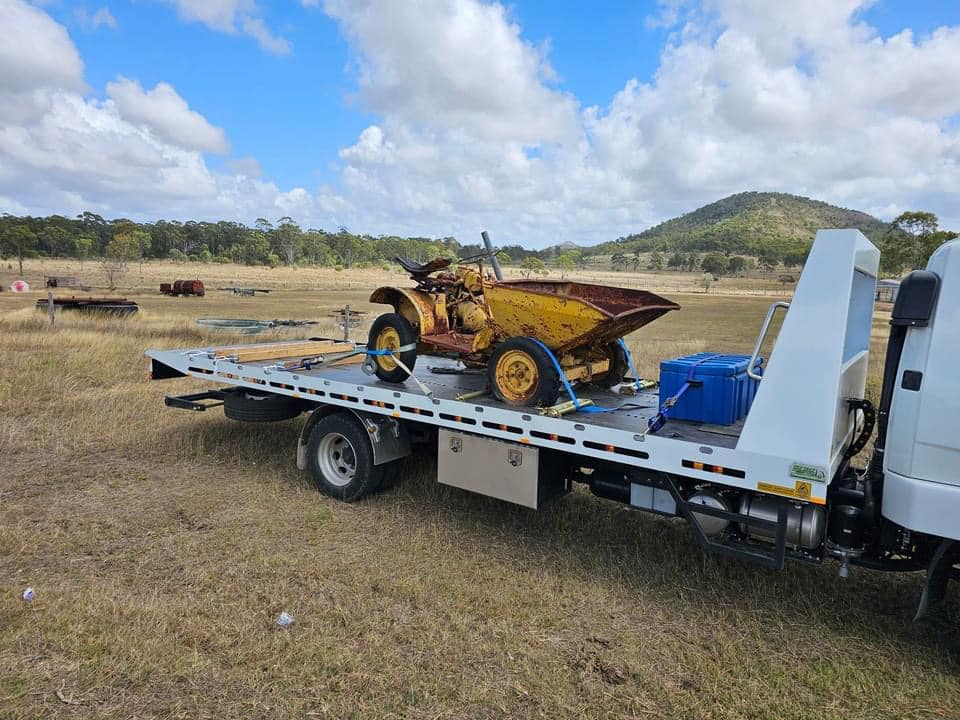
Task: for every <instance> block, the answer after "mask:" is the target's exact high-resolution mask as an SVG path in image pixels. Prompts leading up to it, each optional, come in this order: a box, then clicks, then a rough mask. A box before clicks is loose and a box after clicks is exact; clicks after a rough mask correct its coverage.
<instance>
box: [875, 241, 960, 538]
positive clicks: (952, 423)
mask: <svg viewBox="0 0 960 720" xmlns="http://www.w3.org/2000/svg"><path fill="white" fill-rule="evenodd" d="M927 269H928V270H930V271H931V272H934V273H936V274H937V275H938V276H939V277H940V294H939V298H938V300H937V304H936V306H935V309H934V312H933V317H932V318H931V321H930V324H929V325H928V326H927V327H913V328H910V329H909V330H908V331H907V337H906V340H905V342H904V347H903V355H902V356H901V360H900V367H899V369H898V375H897V381H896V385H895V390H894V393H893V402H892V404H891V406H890V423H889V429H888V433H887V448H886V454H885V458H884V471H885V477H886V479H885V481H884V496H883V514H884V516H886V517H887V518H889V519H890V520H893V521H894V522H896V523H899V524H900V525H903V526H904V527H907V528H910V529H912V530H918V531H922V532H929V533H931V534H935V535H941V536H943V537H950V538H955V539H960V241H958V240H954V241H951V242H949V243H946V244H945V245H943V246H942V247H940V248H939V249H938V250H937V251H936V252H935V253H934V254H933V256H932V257H931V258H930V262H929V263H928V265H927ZM908 370H913V371H917V372H920V373H922V374H923V377H922V381H921V386H920V389H919V390H910V389H907V388H904V387H903V383H902V377H903V373H904V371H908Z"/></svg>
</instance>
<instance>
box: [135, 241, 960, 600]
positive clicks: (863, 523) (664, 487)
mask: <svg viewBox="0 0 960 720" xmlns="http://www.w3.org/2000/svg"><path fill="white" fill-rule="evenodd" d="M879 262H880V252H879V250H877V248H876V247H874V245H873V244H871V243H870V242H869V241H868V240H867V239H866V238H865V237H864V236H863V235H862V234H861V233H860V232H858V231H856V230H821V231H820V232H818V233H817V237H816V240H815V242H814V245H813V248H812V250H811V252H810V255H809V259H808V261H807V264H806V267H805V269H804V271H803V273H802V275H801V277H800V279H799V282H798V284H797V287H796V292H795V293H794V296H793V298H792V300H791V302H790V303H789V304H787V303H782V302H778V303H774V305H773V306H772V307H771V308H770V311H769V312H768V314H767V317H766V319H765V320H764V322H763V324H762V328H761V331H760V334H759V337H758V338H757V340H756V343H755V347H754V352H753V358H752V359H751V362H750V364H749V365H748V367H749V368H751V369H750V371H749V372H751V373H753V372H754V370H753V368H754V367H755V360H756V358H757V355H758V353H759V351H760V347H761V345H762V344H763V341H764V338H765V335H766V334H767V331H768V329H769V328H770V326H771V319H772V317H773V316H774V314H775V313H776V312H777V310H778V309H785V310H786V315H785V317H784V318H783V323H782V326H781V328H780V330H779V334H778V336H777V338H776V341H775V342H774V345H773V349H772V352H771V353H770V357H769V359H768V360H767V362H766V363H765V367H764V370H763V374H762V377H761V376H759V375H755V379H756V380H759V384H758V387H757V389H756V395H755V398H754V399H753V403H752V406H751V407H750V409H749V412H748V413H747V414H746V417H745V418H743V419H741V420H739V421H738V422H736V423H735V424H733V425H730V426H711V425H708V424H704V423H698V422H690V421H684V420H673V419H670V420H668V421H667V423H666V424H665V425H664V426H663V427H662V428H660V429H657V430H651V429H650V427H651V425H653V427H656V424H652V423H651V419H652V418H654V417H656V416H657V414H658V413H659V412H660V410H661V407H660V401H659V398H658V395H657V394H656V392H644V391H641V392H639V393H638V394H637V395H635V396H633V397H629V398H625V397H624V396H623V395H622V394H618V393H617V392H616V389H615V388H614V389H612V390H607V389H599V388H590V387H587V388H577V393H578V395H579V398H580V399H590V400H592V401H593V403H594V405H595V406H600V407H606V408H619V409H618V410H615V411H612V412H603V413H589V414H588V413H585V412H579V411H578V412H573V413H571V414H566V415H561V416H551V415H548V414H543V413H541V412H538V411H537V410H536V409H533V408H517V407H512V406H508V405H505V404H503V403H500V402H498V401H497V400H495V399H493V398H492V397H490V396H489V395H485V394H484V392H483V391H484V387H485V383H486V381H485V379H484V377H483V376H482V375H480V374H476V373H472V372H469V371H464V370H463V368H462V367H461V366H459V365H458V364H457V363H456V362H454V361H452V360H445V359H443V358H432V357H431V358H429V362H428V363H421V364H420V365H419V366H418V367H417V369H416V370H415V374H414V376H413V377H410V378H408V379H407V380H406V382H405V383H403V384H400V385H396V384H388V383H385V382H382V381H380V380H378V379H377V378H376V377H375V376H372V375H370V374H367V373H365V372H364V370H363V368H362V367H361V366H360V365H357V364H347V365H338V364H336V363H327V362H324V358H322V357H319V358H313V361H312V362H310V361H307V362H293V363H291V362H290V361H287V362H278V361H277V359H276V358H275V357H270V353H269V352H266V353H259V354H258V352H257V351H258V350H259V349H264V348H266V349H269V346H268V345H263V344H261V345H253V346H241V350H242V349H243V348H247V349H249V350H251V351H252V352H241V351H237V350H236V348H228V349H224V348H216V347H206V348H194V349H187V350H150V351H148V352H147V353H146V354H147V356H148V357H149V358H150V360H151V372H152V377H153V378H154V379H158V380H159V379H165V378H175V377H183V376H191V377H194V378H200V379H203V380H207V381H210V382H212V383H218V384H225V385H228V386H229V387H227V388H225V389H213V390H210V391H207V392H201V393H194V394H190V395H179V396H174V395H171V396H167V398H166V403H167V404H168V405H170V406H172V407H180V408H185V409H190V410H204V409H207V408H209V407H214V406H218V405H223V406H224V409H225V411H226V414H227V416H228V417H231V418H233V419H237V420H242V421H254V422H256V421H272V420H279V419H286V418H292V417H295V416H297V415H300V414H301V413H303V412H309V413H310V415H309V417H308V418H307V420H306V422H305V423H304V424H303V427H302V430H301V432H300V439H299V443H298V451H297V464H298V466H299V467H300V468H301V469H307V470H309V471H310V473H311V474H312V477H313V480H314V482H315V483H316V485H317V487H318V488H319V489H320V490H321V491H323V492H325V493H327V494H329V495H331V496H333V497H336V498H339V499H341V500H345V501H354V500H358V499H360V498H362V497H363V496H364V495H366V494H368V493H371V492H374V491H377V490H382V489H384V488H386V487H387V486H389V485H390V484H392V483H393V482H394V481H395V480H396V479H397V476H398V474H399V473H398V463H397V461H398V460H400V459H401V458H403V457H405V456H406V455H409V454H410V453H411V452H414V451H415V450H418V449H420V448H423V447H429V448H432V449H434V451H435V452H436V453H437V459H438V462H437V479H438V481H439V482H441V483H445V484H448V485H453V486H456V487H460V488H464V489H466V490H470V491H473V492H477V493H480V494H483V495H487V496H491V497H495V498H499V499H501V500H504V501H507V502H512V503H517V504H520V505H524V506H528V507H531V508H539V507H541V506H543V505H544V503H546V502H548V501H550V500H552V499H554V498H556V497H558V496H560V495H562V494H564V493H566V492H567V491H569V490H570V489H571V487H572V484H573V483H575V482H577V483H583V484H585V485H586V486H588V487H589V489H590V490H591V491H592V492H593V493H594V494H595V495H597V496H599V497H602V498H606V499H609V500H613V501H617V502H621V503H625V504H629V505H630V506H632V507H634V508H638V509H640V510H646V511H650V512H653V513H658V514H660V515H665V516H679V517H682V518H684V519H685V520H686V521H687V522H688V523H689V524H690V526H691V527H692V529H693V532H694V533H695V536H696V538H697V539H698V541H699V543H700V544H701V545H702V546H703V547H704V548H706V549H707V550H710V551H714V552H720V553H724V554H728V555H734V556H738V557H742V558H744V559H747V560H750V561H754V562H757V563H761V564H763V565H767V566H771V567H776V568H782V567H783V566H784V564H785V561H786V560H787V559H793V560H802V561H807V562H822V561H823V560H824V559H825V558H835V559H837V560H838V561H839V562H840V563H841V565H840V575H841V576H846V574H847V573H848V572H849V568H850V566H851V565H855V566H863V567H867V568H871V569H874V570H889V571H917V570H925V571H926V581H925V585H924V590H923V595H922V598H921V601H920V605H919V608H918V611H917V616H918V617H920V616H922V615H924V614H926V612H927V611H928V608H929V607H930V606H931V605H932V604H933V603H934V602H936V601H939V600H941V599H942V598H943V597H944V595H945V591H946V587H947V582H948V580H949V579H950V578H955V577H958V570H957V567H956V566H957V564H958V563H960V471H958V469H960V361H958V359H960V241H952V242H949V243H947V244H945V245H943V246H942V247H941V248H939V249H938V250H937V251H936V252H935V253H934V255H933V256H932V257H931V259H930V262H929V265H928V267H927V269H926V270H918V271H914V272H913V273H911V274H910V275H908V276H907V277H906V278H905V279H904V280H903V282H902V284H901V288H900V291H899V295H898V297H897V301H896V303H895V305H894V308H893V312H892V319H891V329H890V339H889V342H888V346H887V351H886V358H885V364H884V373H883V388H882V395H881V398H880V401H879V406H878V407H876V408H874V407H873V406H872V404H871V403H870V402H868V401H867V400H866V399H865V398H864V389H865V384H866V378H867V363H868V358H869V354H870V340H871V330H872V324H873V310H874V293H875V286H876V281H877V273H878V268H879ZM361 352H362V350H361ZM257 357H262V358H265V359H259V360H258V359H251V358H257ZM424 365H426V367H424ZM874 429H875V430H876V435H875V436H874V432H873V431H874ZM871 438H873V439H874V449H873V452H872V455H871V456H870V460H869V462H867V463H866V466H865V467H857V466H856V465H855V463H854V459H855V457H856V456H858V455H859V453H860V452H861V451H862V450H864V448H865V447H866V446H867V444H868V442H869V441H870V439H871Z"/></svg>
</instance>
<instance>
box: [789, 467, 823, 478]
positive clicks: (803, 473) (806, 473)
mask: <svg viewBox="0 0 960 720" xmlns="http://www.w3.org/2000/svg"><path fill="white" fill-rule="evenodd" d="M790 477H792V478H799V479H800V480H812V481H813V482H823V481H824V480H826V478H827V474H826V473H825V472H824V471H823V468H818V467H817V466H816V465H804V464H803V463H794V464H793V465H791V466H790Z"/></svg>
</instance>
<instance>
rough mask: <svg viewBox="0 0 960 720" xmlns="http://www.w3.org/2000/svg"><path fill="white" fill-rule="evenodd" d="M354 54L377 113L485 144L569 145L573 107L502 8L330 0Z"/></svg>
mask: <svg viewBox="0 0 960 720" xmlns="http://www.w3.org/2000/svg"><path fill="white" fill-rule="evenodd" d="M325 8H326V11H327V13H328V14H329V15H331V16H333V17H335V18H337V19H338V20H340V22H341V23H342V26H343V28H344V30H345V32H346V34H347V36H348V37H349V38H350V39H351V41H352V42H353V44H354V46H355V47H356V49H357V51H358V53H359V57H358V61H359V69H360V73H359V82H360V91H361V95H362V98H363V100H364V102H365V103H366V104H367V105H368V106H369V107H370V108H371V109H372V110H374V111H375V112H377V113H380V114H383V115H385V116H389V117H391V118H396V119H399V120H403V121H405V122H409V123H413V124H418V125H426V126H429V127H431V128H435V129H446V130H454V131H463V132H465V133H467V134H469V135H470V136H471V137H476V138H478V139H481V140H491V139H492V140H501V141H507V142H513V141H517V142H526V143H543V142H558V141H562V140H565V139H570V138H571V137H573V136H574V135H575V134H576V131H577V105H576V101H575V100H574V99H573V98H572V97H571V96H569V95H567V94H565V93H561V92H559V91H556V90H553V89H551V88H550V87H548V86H547V84H546V83H545V82H544V81H545V80H546V79H549V78H552V77H553V75H554V73H553V70H552V69H551V67H550V65H549V63H547V61H546V58H545V57H544V55H543V53H542V52H541V51H540V50H538V49H537V48H535V47H533V46H532V45H530V44H529V43H527V42H525V41H524V40H523V39H522V38H521V37H520V27H519V26H518V25H517V24H516V23H513V22H512V21H511V20H510V18H509V17H508V15H507V11H506V9H505V8H504V7H503V6H502V5H500V4H496V3H495V4H483V3H480V2H476V1H475V0H423V1H421V2H417V3H407V2H376V1H374V0H327V2H326V4H325Z"/></svg>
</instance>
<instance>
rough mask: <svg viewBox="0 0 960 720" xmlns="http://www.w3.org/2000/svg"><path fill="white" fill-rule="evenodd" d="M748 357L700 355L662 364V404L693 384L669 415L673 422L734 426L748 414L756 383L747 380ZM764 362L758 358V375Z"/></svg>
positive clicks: (713, 354)
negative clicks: (684, 386)
mask: <svg viewBox="0 0 960 720" xmlns="http://www.w3.org/2000/svg"><path fill="white" fill-rule="evenodd" d="M749 363H750V356H749V355H720V354H717V353H709V352H703V353H697V354H696V355H687V356H686V357H681V358H677V359H675V360H664V361H662V362H661V363H660V404H661V405H663V403H664V402H665V401H666V400H667V399H668V398H671V397H673V396H674V395H676V394H677V393H678V392H679V391H680V388H681V387H683V384H684V383H685V382H687V381H688V380H692V381H693V382H692V384H691V386H690V387H689V388H687V391H686V392H685V393H684V394H683V396H682V397H681V398H680V399H679V400H678V401H677V404H676V405H674V406H673V407H672V408H670V410H669V411H668V415H669V417H671V418H673V419H674V420H694V421H696V422H703V423H710V424H713V425H732V424H733V423H735V422H736V421H737V420H739V419H740V418H742V417H743V416H744V415H746V414H747V411H748V410H749V409H750V404H751V403H752V402H753V398H754V395H756V394H757V385H758V383H757V381H756V380H753V379H751V378H750V377H749V376H747V365H748V364H749ZM762 363H763V358H757V362H756V366H757V369H758V371H759V367H760V365H761V364H762Z"/></svg>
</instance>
